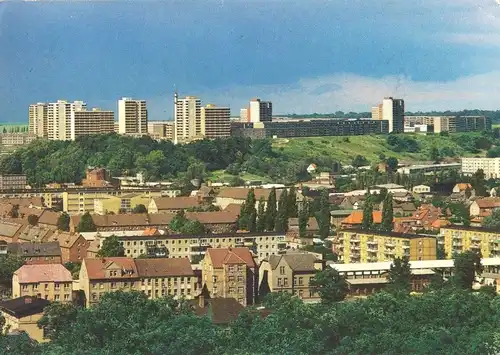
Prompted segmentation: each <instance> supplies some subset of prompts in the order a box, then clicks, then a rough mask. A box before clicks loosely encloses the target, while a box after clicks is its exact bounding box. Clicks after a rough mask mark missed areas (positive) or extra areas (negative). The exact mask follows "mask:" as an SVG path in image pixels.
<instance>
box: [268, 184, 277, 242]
mask: <svg viewBox="0 0 500 355" xmlns="http://www.w3.org/2000/svg"><path fill="white" fill-rule="evenodd" d="M276 213H277V211H276V189H275V188H274V187H273V188H272V189H271V192H270V193H269V198H268V199H267V208H266V230H267V231H269V232H270V231H273V230H274V224H275V222H276Z"/></svg>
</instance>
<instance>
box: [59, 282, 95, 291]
mask: <svg viewBox="0 0 500 355" xmlns="http://www.w3.org/2000/svg"><path fill="white" fill-rule="evenodd" d="M60 287H61V284H59V283H57V282H56V283H55V284H54V288H55V289H56V290H59V288H60ZM92 287H93V288H95V283H93V284H92Z"/></svg>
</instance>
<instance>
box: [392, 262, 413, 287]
mask: <svg viewBox="0 0 500 355" xmlns="http://www.w3.org/2000/svg"><path fill="white" fill-rule="evenodd" d="M387 280H388V282H389V285H388V290H389V292H391V293H397V294H399V293H402V294H408V293H409V292H410V291H411V268H410V262H409V259H408V257H403V258H399V257H398V258H395V259H394V260H393V262H392V264H391V267H390V270H389V274H388V276H387Z"/></svg>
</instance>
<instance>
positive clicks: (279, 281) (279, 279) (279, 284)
mask: <svg viewBox="0 0 500 355" xmlns="http://www.w3.org/2000/svg"><path fill="white" fill-rule="evenodd" d="M281 286H283V284H282V283H281V277H278V287H281Z"/></svg>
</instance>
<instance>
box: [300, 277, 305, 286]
mask: <svg viewBox="0 0 500 355" xmlns="http://www.w3.org/2000/svg"><path fill="white" fill-rule="evenodd" d="M303 284H304V278H303V277H299V286H302V285H303Z"/></svg>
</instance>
